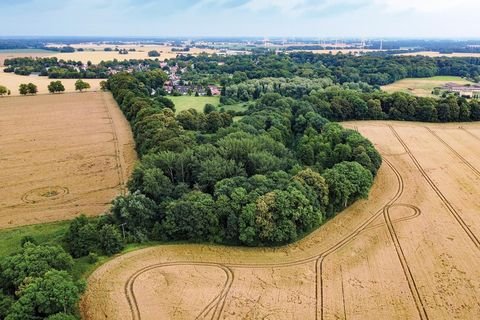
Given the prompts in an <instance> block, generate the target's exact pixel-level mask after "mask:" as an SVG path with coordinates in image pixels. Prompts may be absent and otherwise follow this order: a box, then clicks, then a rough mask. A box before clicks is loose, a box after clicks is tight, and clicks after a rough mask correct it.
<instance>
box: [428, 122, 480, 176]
mask: <svg viewBox="0 0 480 320" xmlns="http://www.w3.org/2000/svg"><path fill="white" fill-rule="evenodd" d="M425 129H427V130H428V132H430V133H431V134H432V135H433V136H434V137H435V138H437V140H438V141H440V142H441V143H442V144H443V145H444V146H445V147H447V148H448V150H450V151H451V152H452V153H453V154H454V155H455V156H457V158H459V159H460V160H461V161H462V162H463V164H465V165H466V166H467V167H469V168H470V169H471V170H472V171H473V172H474V173H475V174H476V175H477V177H480V171H479V170H478V169H477V168H475V167H474V166H473V165H472V164H471V163H470V162H468V160H467V159H465V158H464V157H463V156H462V155H461V154H460V153H458V152H457V150H455V149H453V148H452V146H451V145H449V144H448V143H447V142H446V141H445V140H443V139H442V138H441V137H440V136H439V135H438V134H437V133H436V132H435V131H433V130H432V129H430V128H429V127H425Z"/></svg>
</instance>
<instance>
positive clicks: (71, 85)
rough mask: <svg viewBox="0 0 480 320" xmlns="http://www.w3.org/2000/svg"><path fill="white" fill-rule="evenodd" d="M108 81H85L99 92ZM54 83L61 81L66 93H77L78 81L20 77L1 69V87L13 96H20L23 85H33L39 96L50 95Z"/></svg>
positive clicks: (93, 89)
mask: <svg viewBox="0 0 480 320" xmlns="http://www.w3.org/2000/svg"><path fill="white" fill-rule="evenodd" d="M105 80H106V79H84V81H85V82H88V84H90V89H88V90H90V91H99V90H100V82H101V81H105ZM52 81H61V82H62V84H63V85H64V87H65V92H75V82H76V81H77V79H49V78H48V77H40V76H33V75H32V76H20V75H17V74H14V73H7V72H3V68H0V85H2V86H5V87H7V89H9V90H10V91H11V94H12V96H19V95H20V93H19V92H18V88H19V87H20V84H22V83H30V82H31V83H33V84H35V85H36V86H37V88H38V93H39V94H45V93H48V85H49V84H50V82H52Z"/></svg>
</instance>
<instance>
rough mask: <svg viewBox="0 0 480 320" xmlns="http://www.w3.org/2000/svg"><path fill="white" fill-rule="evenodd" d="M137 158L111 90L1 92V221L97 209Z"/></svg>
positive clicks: (95, 212)
mask: <svg viewBox="0 0 480 320" xmlns="http://www.w3.org/2000/svg"><path fill="white" fill-rule="evenodd" d="M134 161H135V152H134V148H133V138H132V136H131V131H130V127H129V125H128V122H127V120H126V119H125V118H124V117H123V115H122V113H121V111H120V110H119V108H118V107H117V104H116V102H115V101H114V100H113V97H112V96H111V95H110V94H109V93H88V92H87V93H73V94H57V95H39V96H29V97H9V98H0V168H1V169H2V170H1V171H0V181H2V183H1V185H0V228H9V227H13V226H20V225H27V224H34V223H44V222H50V221H57V220H65V219H72V218H73V217H75V216H77V215H79V214H81V213H85V214H87V215H98V214H101V213H102V212H104V210H105V209H107V208H108V207H109V203H110V202H111V200H112V199H113V198H114V197H115V196H116V195H117V194H119V193H120V192H122V191H123V189H124V183H125V181H126V179H127V177H128V175H129V173H130V172H131V170H132V165H133V162H134Z"/></svg>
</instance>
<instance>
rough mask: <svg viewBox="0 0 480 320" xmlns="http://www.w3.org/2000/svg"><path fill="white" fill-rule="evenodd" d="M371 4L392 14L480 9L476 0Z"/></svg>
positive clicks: (377, 1)
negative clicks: (410, 11)
mask: <svg viewBox="0 0 480 320" xmlns="http://www.w3.org/2000/svg"><path fill="white" fill-rule="evenodd" d="M373 2H374V3H375V4H376V5H378V6H380V7H383V8H384V9H386V10H387V11H392V12H398V11H407V10H413V11H416V12H420V13H435V12H446V11H448V10H459V11H463V10H468V11H470V10H472V9H474V8H476V9H478V8H480V2H479V1H478V0H373ZM459 14H461V12H459Z"/></svg>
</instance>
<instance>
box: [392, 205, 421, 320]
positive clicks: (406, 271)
mask: <svg viewBox="0 0 480 320" xmlns="http://www.w3.org/2000/svg"><path fill="white" fill-rule="evenodd" d="M396 206H405V207H407V208H410V209H412V210H413V211H414V212H418V215H419V214H420V209H419V208H417V207H415V206H412V205H396ZM392 207H393V205H391V206H385V207H384V208H383V217H384V219H385V223H386V224H387V227H388V233H389V234H390V238H391V239H392V242H393V244H394V246H395V251H396V252H397V256H398V259H399V260H400V264H401V265H402V269H403V273H404V274H405V278H406V280H407V283H408V287H409V288H410V292H411V293H412V296H413V300H414V301H415V305H416V307H417V311H418V315H419V316H420V319H422V320H423V319H426V320H427V319H428V315H427V312H426V311H425V305H424V303H423V300H422V297H421V296H420V293H419V291H418V287H417V284H416V283H415V279H414V278H413V275H412V271H411V270H410V267H409V266H408V263H407V259H406V258H405V254H404V253H403V249H402V246H401V245H400V241H399V240H398V236H397V233H396V232H395V228H394V227H393V223H392V219H391V216H390V208H392Z"/></svg>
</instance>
